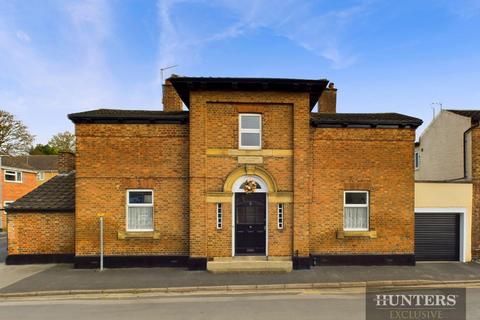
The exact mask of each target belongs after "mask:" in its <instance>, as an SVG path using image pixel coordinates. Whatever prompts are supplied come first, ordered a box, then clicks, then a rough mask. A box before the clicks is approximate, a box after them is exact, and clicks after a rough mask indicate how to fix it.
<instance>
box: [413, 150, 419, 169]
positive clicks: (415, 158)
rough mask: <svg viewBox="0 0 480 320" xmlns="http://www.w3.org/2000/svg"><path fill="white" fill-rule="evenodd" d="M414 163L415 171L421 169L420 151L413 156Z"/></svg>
mask: <svg viewBox="0 0 480 320" xmlns="http://www.w3.org/2000/svg"><path fill="white" fill-rule="evenodd" d="M413 163H414V167H415V170H418V168H420V153H419V152H418V151H415V154H414V156H413Z"/></svg>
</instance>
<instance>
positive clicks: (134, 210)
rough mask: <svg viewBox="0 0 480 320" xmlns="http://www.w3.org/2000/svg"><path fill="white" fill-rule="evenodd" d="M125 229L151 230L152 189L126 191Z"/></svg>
mask: <svg viewBox="0 0 480 320" xmlns="http://www.w3.org/2000/svg"><path fill="white" fill-rule="evenodd" d="M127 231H153V191H152V190H128V191H127Z"/></svg>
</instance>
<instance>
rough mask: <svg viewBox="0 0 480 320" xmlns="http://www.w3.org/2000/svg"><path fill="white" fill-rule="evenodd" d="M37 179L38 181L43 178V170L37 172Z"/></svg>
mask: <svg viewBox="0 0 480 320" xmlns="http://www.w3.org/2000/svg"><path fill="white" fill-rule="evenodd" d="M37 180H39V181H43V180H45V172H43V171H39V172H37Z"/></svg>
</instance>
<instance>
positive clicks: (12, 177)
mask: <svg viewBox="0 0 480 320" xmlns="http://www.w3.org/2000/svg"><path fill="white" fill-rule="evenodd" d="M4 178H5V181H10V182H22V178H23V176H22V172H21V171H13V170H5V177H4Z"/></svg>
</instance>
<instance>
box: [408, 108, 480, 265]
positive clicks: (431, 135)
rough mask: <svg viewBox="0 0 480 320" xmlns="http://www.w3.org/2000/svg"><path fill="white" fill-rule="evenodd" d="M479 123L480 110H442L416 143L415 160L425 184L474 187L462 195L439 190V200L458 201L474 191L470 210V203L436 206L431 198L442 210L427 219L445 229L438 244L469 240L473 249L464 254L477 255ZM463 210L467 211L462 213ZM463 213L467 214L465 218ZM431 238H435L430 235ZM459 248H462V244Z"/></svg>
mask: <svg viewBox="0 0 480 320" xmlns="http://www.w3.org/2000/svg"><path fill="white" fill-rule="evenodd" d="M479 123H480V110H442V111H441V112H440V113H439V114H438V115H437V116H436V117H435V119H434V120H433V121H432V122H431V123H430V125H429V126H428V127H427V128H426V129H425V131H424V132H423V134H422V135H421V136H420V138H419V141H418V142H417V143H416V146H415V160H414V162H415V180H416V181H417V182H418V183H422V184H423V185H424V186H425V185H430V186H434V185H437V186H436V187H435V188H442V187H439V186H438V184H439V183H443V184H445V185H449V186H450V187H449V188H451V187H452V186H455V185H457V186H455V187H454V188H462V187H460V186H459V185H462V184H463V185H465V186H468V185H470V188H471V191H470V192H469V191H467V190H465V191H464V192H463V193H462V195H460V194H459V193H457V192H455V191H454V190H453V189H450V191H451V192H446V193H445V192H440V193H438V197H437V201H438V202H439V203H441V202H444V200H445V198H443V197H442V196H440V195H443V196H449V197H448V200H453V199H454V198H455V197H456V199H457V200H455V201H456V202H457V203H458V200H460V199H461V198H464V196H465V195H471V198H472V199H471V201H470V202H471V210H470V209H469V208H468V204H466V205H465V206H461V207H459V206H455V205H453V204H450V205H448V206H445V205H437V206H436V205H435V203H434V202H431V203H430V204H431V206H432V208H431V209H430V211H431V212H434V211H435V208H438V209H440V210H439V212H438V214H436V215H431V216H430V218H426V219H427V220H428V223H429V224H430V225H431V226H437V228H436V229H437V233H438V231H440V230H443V232H442V233H443V236H440V235H438V236H439V237H437V238H436V240H438V241H439V242H438V243H439V244H441V243H443V244H445V243H446V242H449V243H450V244H451V243H452V241H453V242H455V243H458V244H460V245H461V244H462V242H464V243H465V244H467V246H465V248H470V251H471V252H470V253H468V254H467V253H465V254H464V255H465V257H469V256H470V255H471V257H472V258H474V259H478V258H479V257H480V128H479ZM429 183H430V184H429ZM443 188H445V186H444V187H443ZM467 188H468V187H467ZM457 196H458V197H457ZM420 200H421V199H420ZM447 207H448V208H449V209H448V210H447ZM462 210H464V211H465V212H466V213H465V214H462V213H461V211H462ZM442 211H443V212H442ZM470 211H471V214H470V213H469V212H470ZM445 213H447V214H445ZM463 216H465V218H462V217H463ZM425 224H427V222H426V223H425ZM442 228H443V229H442ZM470 229H471V234H470ZM430 239H434V238H432V237H430ZM448 239H450V240H448ZM431 244H432V243H431V241H430V243H426V245H427V246H429V245H431ZM456 247H457V248H458V247H459V246H456ZM430 249H431V248H430ZM453 249H454V247H452V245H449V246H444V250H443V253H442V254H444V255H447V256H448V255H450V256H452V255H455V253H454V252H453V251H452V250H453ZM460 251H462V249H461V248H460ZM432 252H433V251H432ZM439 253H440V252H439Z"/></svg>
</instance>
